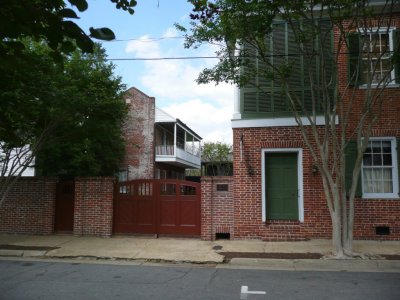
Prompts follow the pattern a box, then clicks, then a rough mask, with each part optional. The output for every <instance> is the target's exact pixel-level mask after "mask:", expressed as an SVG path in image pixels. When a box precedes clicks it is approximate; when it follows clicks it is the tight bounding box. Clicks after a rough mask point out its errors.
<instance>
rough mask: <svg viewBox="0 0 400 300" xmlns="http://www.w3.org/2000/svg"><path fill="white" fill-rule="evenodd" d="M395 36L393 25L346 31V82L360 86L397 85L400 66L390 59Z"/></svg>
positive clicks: (394, 44)
mask: <svg viewBox="0 0 400 300" xmlns="http://www.w3.org/2000/svg"><path fill="white" fill-rule="evenodd" d="M398 36H399V30H398V29H396V28H369V29H359V32H357V33H351V34H349V56H350V58H349V82H350V83H351V84H353V85H358V86H361V87H362V86H368V85H371V86H386V85H389V86H390V85H396V84H398V83H399V82H398V81H399V78H398V77H399V76H398V75H397V74H398V73H399V71H400V70H399V69H400V66H399V63H397V64H396V63H395V61H393V54H394V53H396V51H398V47H399V45H398V40H399V38H398Z"/></svg>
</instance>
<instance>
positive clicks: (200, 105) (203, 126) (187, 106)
mask: <svg viewBox="0 0 400 300" xmlns="http://www.w3.org/2000/svg"><path fill="white" fill-rule="evenodd" d="M162 109H163V110H165V111H166V112H167V113H169V114H170V115H172V116H174V117H176V118H178V119H180V120H181V121H182V122H184V123H186V125H188V126H189V127H190V128H192V129H193V130H194V131H196V132H197V133H198V134H199V135H200V136H201V137H202V138H203V140H204V141H213V142H218V141H219V142H226V143H230V144H231V143H232V129H231V126H230V119H231V116H232V109H233V107H221V108H218V107H216V106H213V105H212V104H210V103H206V102H204V101H203V100H201V99H192V100H189V101H186V102H183V103H173V104H170V105H168V106H164V107H162Z"/></svg>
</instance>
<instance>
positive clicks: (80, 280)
mask: <svg viewBox="0 0 400 300" xmlns="http://www.w3.org/2000/svg"><path fill="white" fill-rule="evenodd" d="M242 286H248V289H249V291H265V292H266V294H265V295H249V298H248V299H291V300H293V299H341V300H345V299H362V300H373V299H379V300H381V299H396V300H398V299H400V273H368V272H364V273H351V272H310V271H308V272H300V271H268V270H243V269H236V270H234V269H223V268H216V267H212V266H209V267H201V266H188V265H182V266H179V265H177V266H166V265H157V266H140V265H134V264H129V263H118V264H101V263H96V264H93V263H85V262H79V261H75V262H54V261H27V260H0V299H2V300H3V299H44V300H46V299H58V300H63V299H68V300H70V299H74V300H75V299H163V300H167V299H240V291H241V287H242Z"/></svg>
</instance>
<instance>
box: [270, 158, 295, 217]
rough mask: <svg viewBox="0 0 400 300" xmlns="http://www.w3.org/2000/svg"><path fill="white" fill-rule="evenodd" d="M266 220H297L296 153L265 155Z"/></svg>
mask: <svg viewBox="0 0 400 300" xmlns="http://www.w3.org/2000/svg"><path fill="white" fill-rule="evenodd" d="M265 190H266V191H265V192H266V193H265V194H266V210H267V211H266V216H267V220H298V219H299V211H298V210H299V209H298V180H297V153H265Z"/></svg>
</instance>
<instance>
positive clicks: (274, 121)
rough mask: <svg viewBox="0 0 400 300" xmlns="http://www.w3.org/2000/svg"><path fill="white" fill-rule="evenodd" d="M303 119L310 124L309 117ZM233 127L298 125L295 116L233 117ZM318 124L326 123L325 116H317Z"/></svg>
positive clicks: (336, 121)
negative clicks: (265, 117) (266, 117)
mask: <svg viewBox="0 0 400 300" xmlns="http://www.w3.org/2000/svg"><path fill="white" fill-rule="evenodd" d="M301 121H302V123H303V124H304V125H306V126H307V125H310V122H308V119H307V118H305V117H303V118H301ZM335 123H336V124H339V118H338V117H336V119H335ZM231 124H232V128H252V127H283V126H298V124H297V122H296V120H295V118H294V117H290V118H268V119H243V120H242V119H233V120H231ZM316 125H317V126H322V125H325V117H323V116H320V117H317V118H316Z"/></svg>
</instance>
